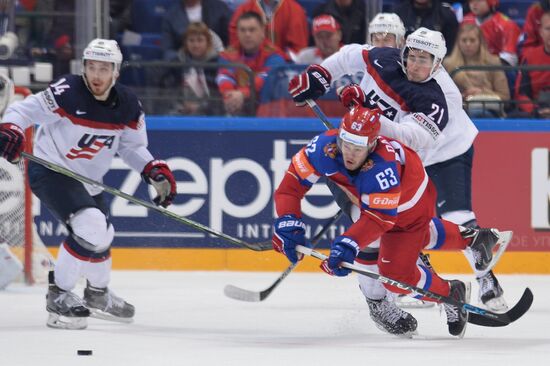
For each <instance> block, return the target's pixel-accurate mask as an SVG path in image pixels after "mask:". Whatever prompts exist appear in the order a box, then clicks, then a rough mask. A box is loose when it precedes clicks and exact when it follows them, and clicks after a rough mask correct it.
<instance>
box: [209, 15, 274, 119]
mask: <svg viewBox="0 0 550 366" xmlns="http://www.w3.org/2000/svg"><path fill="white" fill-rule="evenodd" d="M237 37H238V40H239V42H238V44H237V45H236V46H230V47H229V49H228V50H227V51H225V52H222V53H221V54H220V63H221V64H224V63H242V64H244V65H246V66H248V67H249V68H250V69H251V70H252V72H253V73H254V80H250V78H249V73H247V72H246V70H244V69H243V68H238V67H231V66H226V67H224V66H223V65H222V66H221V68H220V70H219V72H218V76H217V78H216V81H217V83H218V88H219V90H220V93H221V94H222V97H223V103H224V106H225V111H226V112H227V113H228V114H230V115H242V114H253V113H255V111H256V105H251V104H250V103H248V107H247V103H246V102H247V100H249V98H250V96H251V92H252V91H251V90H250V85H251V83H252V85H253V87H254V92H255V94H256V96H258V95H259V93H260V91H261V89H262V86H263V84H264V81H265V78H266V76H267V72H268V71H269V69H270V68H272V67H273V66H277V65H284V64H285V58H284V57H285V55H284V53H283V52H282V51H281V50H280V49H279V48H278V47H277V46H275V45H274V44H273V43H271V41H270V40H268V39H266V37H265V23H264V21H263V18H262V17H261V16H260V14H258V13H257V12H255V11H247V12H244V13H242V14H240V15H239V18H238V19H237Z"/></svg>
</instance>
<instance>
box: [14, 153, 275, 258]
mask: <svg viewBox="0 0 550 366" xmlns="http://www.w3.org/2000/svg"><path fill="white" fill-rule="evenodd" d="M22 156H23V157H25V158H27V159H29V160H31V161H33V162H35V163H38V164H40V165H42V166H44V167H46V168H48V169H50V170H53V171H54V172H57V173H60V174H63V175H65V176H67V177H70V178H73V179H76V180H78V181H80V182H83V183H87V184H90V185H92V186H94V187H99V188H102V189H103V190H104V191H105V192H107V193H110V194H112V195H114V196H117V197H121V198H124V199H126V200H128V201H130V202H132V203H135V204H136V205H140V206H143V207H147V208H148V209H151V210H153V211H156V212H158V213H160V214H162V215H164V216H166V217H169V218H171V219H172V220H175V221H177V222H179V223H181V224H184V225H187V226H190V227H193V228H195V229H197V230H200V231H203V232H206V233H208V234H211V235H214V236H217V237H218V238H221V239H225V240H227V241H228V242H230V243H232V244H235V245H238V246H240V247H245V248H248V249H252V250H255V251H264V250H269V249H272V246H271V241H269V242H262V243H247V242H245V241H243V240H240V239H237V238H234V237H232V236H230V235H227V234H224V233H222V232H220V231H217V230H214V229H212V228H210V227H208V226H206V225H203V224H200V223H198V222H195V221H193V220H190V219H188V218H185V217H183V216H179V215H177V214H175V213H173V212H171V211H169V210H167V209H165V208H163V207H158V206H155V205H154V204H152V203H150V202H147V201H144V200H141V199H139V198H136V197H134V196H131V195H129V194H127V193H124V192H122V191H120V190H118V189H116V188H113V187H110V186H108V185H106V184H103V183H100V182H97V181H95V180H93V179H90V178H88V177H85V176H83V175H80V174H78V173H76V172H73V171H72V170H69V169H66V168H64V167H61V166H59V165H57V164H54V163H51V162H49V161H46V160H44V159H41V158H39V157H36V156H34V155H32V154H29V153H26V152H23V153H22Z"/></svg>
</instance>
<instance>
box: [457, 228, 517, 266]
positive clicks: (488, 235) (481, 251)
mask: <svg viewBox="0 0 550 366" xmlns="http://www.w3.org/2000/svg"><path fill="white" fill-rule="evenodd" d="M512 234H513V233H512V232H511V231H498V230H497V229H466V230H465V231H463V232H462V236H463V237H464V238H472V243H471V244H470V246H469V247H468V248H467V249H466V250H470V251H471V254H472V256H473V259H474V264H475V269H476V270H477V271H489V270H491V269H492V268H493V267H494V266H495V265H496V264H497V262H498V260H499V259H500V256H501V255H502V254H503V253H504V251H505V250H506V248H507V247H508V244H510V241H511V240H512ZM497 245H498V246H499V247H498V249H497V251H496V252H495V253H493V248H494V247H496V246H497Z"/></svg>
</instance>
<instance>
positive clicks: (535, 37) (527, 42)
mask: <svg viewBox="0 0 550 366" xmlns="http://www.w3.org/2000/svg"><path fill="white" fill-rule="evenodd" d="M546 11H550V0H541V1H538V2H536V3H534V4H533V5H531V6H530V7H529V10H527V16H526V17H525V23H524V24H523V34H522V38H523V40H522V42H521V47H522V51H521V53H522V54H523V52H524V51H523V50H525V49H527V48H529V47H537V46H540V45H541V44H542V39H541V38H540V33H539V28H540V18H541V17H542V14H543V13H544V12H546Z"/></svg>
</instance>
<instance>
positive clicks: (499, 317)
mask: <svg viewBox="0 0 550 366" xmlns="http://www.w3.org/2000/svg"><path fill="white" fill-rule="evenodd" d="M296 251H298V252H300V253H302V254H305V255H308V256H311V257H314V258H317V259H319V260H321V261H324V260H325V259H327V258H328V257H327V256H326V255H324V254H322V253H319V252H316V251H315V250H313V249H311V248H307V247H304V246H302V245H298V246H297V247H296ZM340 265H341V266H342V267H344V268H348V269H350V270H352V271H353V272H356V273H359V274H362V275H365V276H367V277H370V278H372V279H375V280H377V281H380V282H382V283H385V284H387V285H391V286H395V287H398V288H400V289H402V290H407V291H411V292H415V293H417V294H419V295H422V296H425V297H429V298H431V299H433V300H437V301H439V302H444V303H446V304H450V305H454V306H457V307H459V308H461V309H463V310H466V311H468V312H470V313H472V314H471V315H480V316H482V317H485V318H489V319H488V320H489V321H488V322H483V321H480V319H479V317H475V319H476V320H475V321H473V322H471V323H475V324H477V325H482V326H504V325H507V324H510V323H511V322H513V321H514V320H516V319H517V318H519V317H521V316H522V315H523V314H524V313H525V312H527V310H529V307H530V306H531V303H532V301H533V296H532V293H531V290H529V289H528V288H527V289H526V290H525V292H524V294H523V296H522V298H521V300H520V302H521V309H518V308H517V306H515V307H514V309H512V310H511V311H509V312H506V313H502V314H500V313H494V312H492V311H489V310H486V309H482V308H479V307H477V306H474V305H471V304H468V303H465V302H462V301H458V300H456V299H453V298H452V297H449V296H442V295H438V294H436V293H434V292H431V291H428V290H424V289H421V288H419V287H416V286H412V285H409V284H406V283H403V282H400V281H396V280H394V279H391V278H389V277H385V276H382V275H380V274H378V273H375V272H371V271H368V270H366V269H364V268H361V267H359V266H357V265H355V264H350V263H347V262H342V263H341V264H340ZM518 304H519V302H518ZM510 313H513V314H514V316H513V317H510V316H509V314H510ZM497 323H501V324H497Z"/></svg>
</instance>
